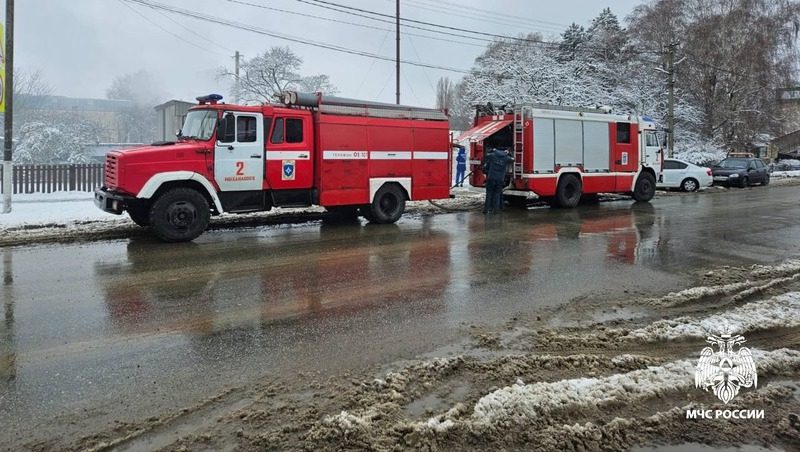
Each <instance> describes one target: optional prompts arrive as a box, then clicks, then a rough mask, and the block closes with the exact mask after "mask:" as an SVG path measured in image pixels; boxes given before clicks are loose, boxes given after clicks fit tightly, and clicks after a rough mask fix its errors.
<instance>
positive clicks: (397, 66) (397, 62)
mask: <svg viewBox="0 0 800 452" xmlns="http://www.w3.org/2000/svg"><path fill="white" fill-rule="evenodd" d="M396 4H397V13H396V15H395V19H396V20H397V24H396V28H397V29H396V31H395V41H396V42H397V52H396V55H397V59H396V60H395V63H394V68H395V79H396V80H397V91H395V95H396V97H397V99H396V102H395V103H396V104H397V105H400V0H396Z"/></svg>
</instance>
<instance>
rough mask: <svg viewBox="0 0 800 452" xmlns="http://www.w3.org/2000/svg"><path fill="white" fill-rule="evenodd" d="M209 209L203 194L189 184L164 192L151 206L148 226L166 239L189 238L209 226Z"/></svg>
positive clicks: (183, 240) (182, 239) (168, 240)
mask: <svg viewBox="0 0 800 452" xmlns="http://www.w3.org/2000/svg"><path fill="white" fill-rule="evenodd" d="M210 218H211V209H210V208H209V206H208V201H206V198H205V197H204V196H203V195H202V194H200V193H199V192H198V191H197V190H194V189H191V188H184V187H180V188H172V189H170V190H167V191H166V192H164V193H163V194H162V195H161V196H159V197H158V199H156V201H155V202H154V203H153V207H152V208H151V209H150V226H151V227H152V229H153V232H154V233H155V234H156V236H157V237H158V238H160V239H161V240H163V241H165V242H188V241H191V240H194V239H196V238H197V237H198V236H199V235H200V234H202V233H203V231H205V230H206V228H207V227H208V222H209V220H210Z"/></svg>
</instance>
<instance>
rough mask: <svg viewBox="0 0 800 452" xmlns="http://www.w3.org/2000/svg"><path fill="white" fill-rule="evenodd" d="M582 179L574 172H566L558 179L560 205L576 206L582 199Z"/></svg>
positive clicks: (558, 201) (557, 202)
mask: <svg viewBox="0 0 800 452" xmlns="http://www.w3.org/2000/svg"><path fill="white" fill-rule="evenodd" d="M581 189H582V186H581V180H580V179H578V177H577V176H575V175H573V174H565V175H564V176H561V179H560V180H559V181H558V188H556V204H558V206H559V207H575V206H577V205H578V202H580V200H581Z"/></svg>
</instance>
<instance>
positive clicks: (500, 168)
mask: <svg viewBox="0 0 800 452" xmlns="http://www.w3.org/2000/svg"><path fill="white" fill-rule="evenodd" d="M513 161H514V158H513V157H511V156H510V155H508V151H506V150H504V149H491V150H490V151H489V152H488V153H487V154H486V164H485V165H484V173H485V174H486V200H485V201H484V207H483V211H484V213H488V214H495V213H498V212H499V211H500V209H501V207H502V206H503V185H504V184H505V181H506V168H507V167H508V164H509V163H511V162H513Z"/></svg>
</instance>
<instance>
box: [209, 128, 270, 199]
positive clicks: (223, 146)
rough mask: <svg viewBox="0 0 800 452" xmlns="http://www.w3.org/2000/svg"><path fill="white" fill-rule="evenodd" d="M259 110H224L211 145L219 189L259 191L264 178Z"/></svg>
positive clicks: (262, 142) (262, 135) (262, 141)
mask: <svg viewBox="0 0 800 452" xmlns="http://www.w3.org/2000/svg"><path fill="white" fill-rule="evenodd" d="M263 157H264V119H263V115H262V114H261V113H238V112H226V113H225V114H224V115H223V120H222V121H221V122H220V130H219V131H218V132H217V143H216V144H215V146H214V179H215V180H216V182H217V185H219V189H220V190H221V191H245V190H261V184H262V180H263V179H264V158H263Z"/></svg>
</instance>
